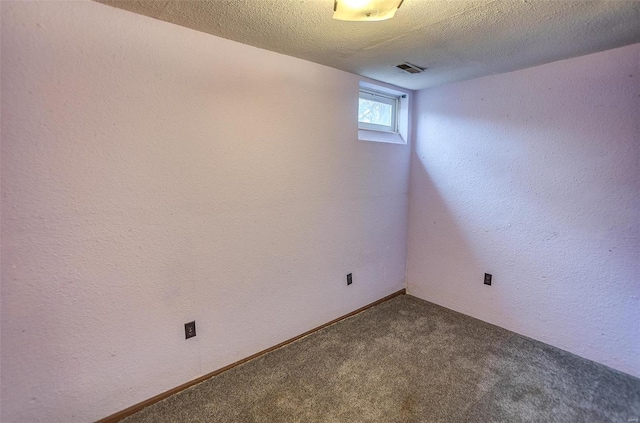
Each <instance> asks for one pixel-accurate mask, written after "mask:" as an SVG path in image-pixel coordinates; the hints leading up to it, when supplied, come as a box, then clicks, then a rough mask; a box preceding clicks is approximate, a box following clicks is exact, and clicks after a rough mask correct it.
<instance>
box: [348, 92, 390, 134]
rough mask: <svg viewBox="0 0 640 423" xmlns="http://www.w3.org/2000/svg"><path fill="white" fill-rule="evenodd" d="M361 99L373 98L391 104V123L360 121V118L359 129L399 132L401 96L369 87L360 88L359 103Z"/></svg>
mask: <svg viewBox="0 0 640 423" xmlns="http://www.w3.org/2000/svg"><path fill="white" fill-rule="evenodd" d="M360 99H365V100H371V101H375V102H378V103H382V104H388V105H390V106H391V125H379V124H376V123H370V122H360V120H358V129H364V130H369V131H378V132H389V133H392V134H397V133H398V115H399V113H400V96H396V95H393V94H387V93H382V92H380V91H375V90H371V89H367V88H362V87H361V88H360V90H359V94H358V104H359V103H360Z"/></svg>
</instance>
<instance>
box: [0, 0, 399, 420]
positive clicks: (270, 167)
mask: <svg viewBox="0 0 640 423" xmlns="http://www.w3.org/2000/svg"><path fill="white" fill-rule="evenodd" d="M0 7H1V8H2V12H1V14H2V25H1V30H2V37H1V38H2V39H1V42H2V44H1V50H2V73H1V78H2V99H1V101H2V106H1V107H2V133H1V135H2V257H1V258H2V291H1V297H2V310H1V313H2V336H1V343H2V390H1V394H0V397H1V399H2V416H1V417H0V420H1V421H2V422H3V423H4V422H6V423H25V422H38V421H40V422H46V423H57V422H60V423H71V422H88V421H95V420H96V419H98V418H102V417H105V416H107V415H109V414H111V413H114V412H116V411H119V410H122V409H124V408H126V407H128V406H130V405H133V404H135V403H138V402H140V401H142V400H145V399H147V398H150V397H152V396H154V395H156V394H159V393H161V392H164V391H166V390H168V389H170V388H173V387H175V386H178V385H180V384H182V383H185V382H188V381H190V380H193V379H195V378H196V377H198V376H201V375H203V374H206V373H209V372H211V371H213V370H216V369H219V368H221V367H223V366H225V365H227V364H230V363H232V362H235V361H237V360H239V359H241V358H245V357H247V356H249V355H251V354H253V353H256V352H258V351H260V350H263V349H265V348H268V347H271V346H273V345H276V344H278V343H279V342H282V341H284V340H286V339H289V338H292V337H294V336H296V335H299V334H300V333H303V332H305V331H307V330H309V329H312V328H314V327H317V326H319V325H321V324H323V323H326V322H328V321H330V320H332V319H334V318H336V317H339V316H341V315H344V314H347V313H349V312H351V311H353V310H355V309H357V308H359V307H361V306H364V305H366V304H369V303H371V302H373V301H375V300H378V299H380V298H382V297H384V296H386V295H388V294H390V293H392V292H395V291H398V290H400V289H402V288H403V287H404V277H405V263H406V228H407V222H406V215H407V207H408V193H407V190H408V161H409V153H410V149H409V146H407V145H391V144H381V143H369V142H361V141H358V138H357V127H356V125H355V121H356V113H357V101H358V99H357V92H358V82H359V78H358V77H356V76H355V75H352V74H349V73H346V72H342V71H338V70H336V69H332V68H329V67H326V66H321V65H317V64H313V63H310V62H306V61H303V60H299V59H295V58H292V57H288V56H283V55H279V54H275V53H273V52H269V51H266V50H260V49H257V48H255V47H250V46H246V45H243V44H239V43H235V42H232V41H229V40H224V39H220V38H216V37H213V36H211V35H208V34H203V33H200V32H197V31H193V30H190V29H187V28H183V27H179V26H176V25H169V24H167V23H165V22H160V21H156V20H153V19H149V18H147V17H145V16H140V15H136V14H133V13H130V12H126V11H123V10H120V9H116V8H112V7H108V6H105V5H102V4H99V3H94V2H4V1H3V2H1V5H0ZM258 63H259V66H257V65H256V64H258ZM351 272H352V273H353V277H354V282H353V285H351V286H349V287H347V286H346V274H347V273H351ZM192 320H196V322H197V334H198V335H197V336H196V337H195V338H192V339H189V340H185V339H184V326H183V324H184V323H186V322H190V321H192Z"/></svg>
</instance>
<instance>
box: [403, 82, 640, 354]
mask: <svg viewBox="0 0 640 423" xmlns="http://www.w3.org/2000/svg"><path fill="white" fill-rule="evenodd" d="M528 72H529V71H523V72H520V73H513V74H509V76H508V78H510V79H507V77H505V76H501V77H496V78H486V79H483V80H482V82H478V81H469V82H467V83H460V84H452V85H449V86H445V87H440V88H436V89H432V90H429V91H428V93H427V92H421V93H418V94H417V101H416V109H415V111H416V113H415V120H414V122H415V123H416V128H415V129H414V133H415V134H416V137H415V143H414V150H413V154H412V163H411V200H410V217H409V222H410V224H409V225H410V227H409V264H408V288H409V292H410V293H412V294H415V295H417V296H419V297H421V298H425V299H427V300H429V301H433V302H435V303H437V304H441V305H443V306H446V307H449V308H451V309H454V310H457V311H461V312H463V313H465V314H468V315H471V316H474V317H477V318H480V319H482V320H485V321H488V322H490V323H494V324H497V325H499V326H502V327H506V328H508V329H510V330H514V331H516V332H519V333H521V334H524V335H528V336H532V337H534V338H536V339H539V340H542V341H544V342H548V343H551V344H552V345H555V346H559V347H561V348H564V349H568V350H569V351H572V352H576V353H578V354H583V356H589V354H587V352H588V351H589V350H593V351H595V353H594V354H593V355H592V356H597V355H598V354H602V350H603V349H607V350H609V352H608V353H607V354H608V356H609V357H611V359H610V360H609V362H615V361H616V357H617V356H618V355H619V353H617V352H616V350H617V349H616V348H615V347H613V345H614V344H616V343H618V346H619V347H621V349H622V350H626V351H632V350H634V348H635V350H637V345H636V346H635V347H634V346H633V344H632V342H633V340H632V338H633V337H632V336H630V335H629V334H630V333H632V332H633V333H637V329H634V328H630V327H629V321H630V320H629V317H630V316H637V315H638V312H637V311H636V310H635V307H637V289H638V283H637V282H635V281H636V280H637V277H636V276H637V274H638V273H637V272H638V270H639V269H638V264H637V251H638V241H637V240H638V239H639V238H638V236H637V235H638V225H637V215H638V212H640V203H639V202H638V200H637V198H636V197H637V196H636V194H635V190H636V189H637V187H638V176H637V175H638V174H637V166H638V165H639V164H640V163H639V162H640V160H639V157H640V155H639V154H638V149H637V143H634V139H637V137H636V138H634V136H635V135H634V134H633V132H632V131H633V130H634V129H633V128H634V127H633V125H632V124H629V122H630V120H629V119H627V117H628V116H630V115H629V113H630V112H629V111H628V110H627V109H629V107H631V105H630V104H629V101H633V99H632V97H633V95H632V94H631V96H630V97H624V95H623V91H622V90H621V89H620V87H617V86H616V87H611V85H612V81H613V82H615V83H619V84H624V83H626V81H624V80H623V81H622V82H620V80H616V79H615V78H611V77H609V76H608V73H606V72H603V75H604V76H606V77H604V76H603V77H601V78H591V77H590V79H588V80H587V81H586V82H585V81H582V82H580V83H581V84H585V85H586V86H587V87H588V88H589V89H586V90H585V89H583V90H575V87H573V86H572V84H573V85H576V82H575V81H567V80H566V78H564V79H563V77H555V76H554V78H546V77H545V78H543V80H544V84H535V83H532V80H531V75H529V74H528ZM570 75H571V77H572V78H575V75H574V74H570ZM625 76H626V75H625ZM592 79H593V80H592ZM607 84H608V85H609V86H608V85H607ZM574 91H576V92H574ZM610 92H613V93H614V94H610ZM623 97H624V98H623ZM627 100H629V101H627ZM636 109H637V108H636ZM625 113H626V114H625ZM636 134H637V132H636ZM634 240H635V241H634ZM484 272H488V273H492V274H493V275H494V284H493V286H492V287H487V286H484V285H483V273H484ZM605 299H606V300H605ZM634 331H635V332H634ZM616 333H619V334H621V336H619V337H617V336H616V335H615V334H616ZM607 339H609V341H610V343H608V344H607V341H606V340H607ZM636 339H637V338H636ZM603 344H607V346H606V347H603ZM629 359H630V358H629V357H626V358H625V360H627V361H628V360H629Z"/></svg>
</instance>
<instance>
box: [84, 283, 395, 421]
mask: <svg viewBox="0 0 640 423" xmlns="http://www.w3.org/2000/svg"><path fill="white" fill-rule="evenodd" d="M406 292H407V290H406V289H401V290H400V291H397V292H394V293H393V294H391V295H387V296H386V297H384V298H381V299H379V300H378V301H374V302H372V303H371V304H367V305H366V306H364V307H360V308H359V309H357V310H355V311H352V312H351V313H348V314H345V315H344V316H341V317H338V318H337V319H333V320H332V321H330V322H327V323H325V324H323V325H320V326H318V327H317V328H314V329H311V330H308V331H306V332H305V333H303V334H301V335H298V336H294V337H293V338H291V339H287V340H286V341H284V342H281V343H279V344H278V345H274V346H273V347H270V348H267V349H266V350H262V351H260V352H257V353H255V354H253V355H250V356H249V357H246V358H243V359H242V360H239V361H236V362H235V363H231V364H229V365H228V366H224V367H222V368H220V369H218V370H215V371H213V372H211V373H208V374H206V375H204V376H200V377H199V378H197V379H194V380H192V381H189V382H187V383H183V384H182V385H180V386H177V387H175V388H173V389H169V390H168V391H166V392H163V393H161V394H158V395H156V396H155V397H152V398H149V399H147V400H144V401H142V402H140V403H138V404H135V405H132V406H131V407H129V408H125V409H124V410H122V411H118V412H117V413H114V414H112V415H110V416H108V417H105V418H103V419H100V420H98V421H97V422H96V423H117V422H119V421H120V420H122V419H124V418H125V417H129V416H130V415H132V414H135V413H137V412H138V411H140V410H142V409H143V408H145V407H148V406H150V405H152V404H155V403H156V402H158V401H162V400H163V399H165V398H167V397H170V396H171V395H173V394H177V393H178V392H180V391H182V390H185V389H187V388H189V387H191V386H193V385H197V384H198V383H200V382H204V381H205V380H207V379H209V378H212V377H214V376H217V375H219V374H220V373H222V372H226V371H227V370H229V369H232V368H234V367H236V366H239V365H241V364H244V363H246V362H247V361H249V360H253V359H254V358H258V357H260V356H261V355H264V354H266V353H268V352H271V351H273V350H277V349H278V348H280V347H284V346H285V345H287V344H290V343H292V342H295V341H297V340H298V339H300V338H303V337H305V336H307V335H311V334H312V333H314V332H317V331H319V330H321V329H324V328H326V327H327V326H330V325H333V324H334V323H338V322H339V321H341V320H344V319H347V318H349V317H351V316H354V315H356V314H358V313H361V312H363V311H365V310H366V309H368V308H371V307H375V306H377V305H379V304H382V303H384V302H385V301H389V300H390V299H392V298H394V297H397V296H399V295H404V294H406Z"/></svg>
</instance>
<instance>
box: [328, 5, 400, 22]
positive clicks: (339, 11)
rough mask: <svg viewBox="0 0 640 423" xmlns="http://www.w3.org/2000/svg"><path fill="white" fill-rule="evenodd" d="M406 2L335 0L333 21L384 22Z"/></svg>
mask: <svg viewBox="0 0 640 423" xmlns="http://www.w3.org/2000/svg"><path fill="white" fill-rule="evenodd" d="M403 1H404V0H335V1H334V3H333V19H337V20H340V21H384V20H385V19H391V18H393V16H394V15H395V14H396V10H398V9H399V8H400V5H402V2H403Z"/></svg>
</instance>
